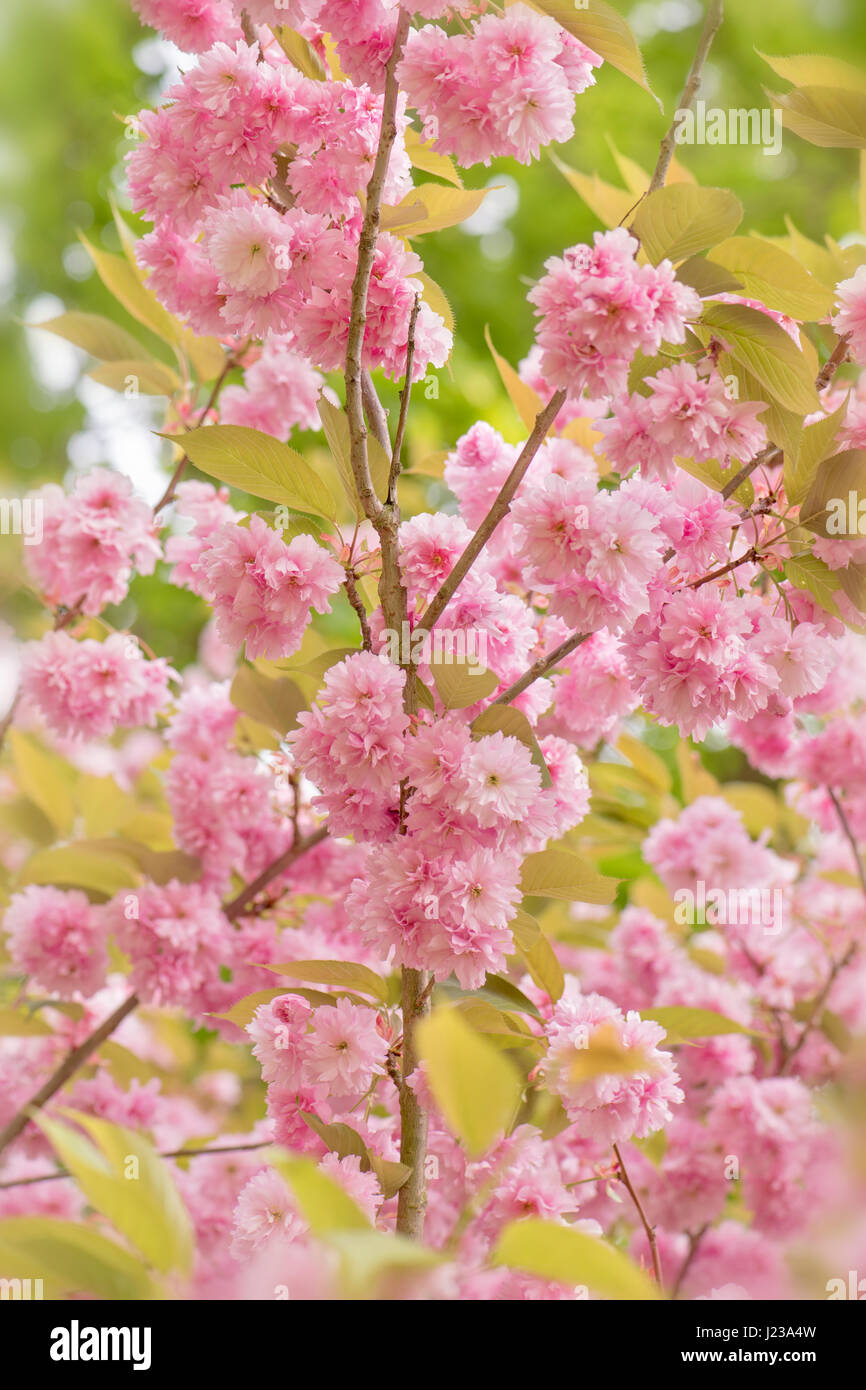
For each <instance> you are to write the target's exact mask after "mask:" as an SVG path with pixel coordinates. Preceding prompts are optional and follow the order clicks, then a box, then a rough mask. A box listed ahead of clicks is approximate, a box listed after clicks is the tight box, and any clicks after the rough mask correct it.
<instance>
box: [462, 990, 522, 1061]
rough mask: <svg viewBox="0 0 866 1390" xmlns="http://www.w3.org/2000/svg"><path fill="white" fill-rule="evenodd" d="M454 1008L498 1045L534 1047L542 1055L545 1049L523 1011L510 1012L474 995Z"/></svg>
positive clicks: (471, 1025) (472, 1026) (472, 1025)
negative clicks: (522, 1015)
mask: <svg viewBox="0 0 866 1390" xmlns="http://www.w3.org/2000/svg"><path fill="white" fill-rule="evenodd" d="M454 1007H455V1009H456V1010H457V1012H458V1013H459V1015H460V1017H461V1018H462V1019H463V1020H464V1021H465V1022H466V1023H468V1024H469V1026H470V1027H471V1028H474V1029H475V1031H476V1033H483V1034H484V1035H485V1036H486V1037H487V1038H488V1039H489V1040H490V1041H491V1042H494V1043H496V1045H497V1046H499V1047H532V1048H533V1049H535V1050H536V1051H538V1052H539V1055H540V1053H541V1050H543V1048H544V1043H543V1042H542V1040H541V1039H540V1038H538V1037H535V1036H534V1035H533V1033H532V1032H530V1029H529V1024H528V1023H527V1022H526V1020H525V1019H524V1018H522V1017H521V1016H520V1014H514V1013H507V1012H506V1011H505V1010H504V1009H498V1008H497V1007H496V1005H495V1004H491V1003H490V1002H489V1001H488V1000H486V999H475V998H473V997H472V995H468V996H467V997H466V998H463V999H458V1000H457V1001H456V1003H455V1005H454Z"/></svg>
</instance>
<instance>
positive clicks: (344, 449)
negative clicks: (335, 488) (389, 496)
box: [319, 396, 391, 520]
mask: <svg viewBox="0 0 866 1390" xmlns="http://www.w3.org/2000/svg"><path fill="white" fill-rule="evenodd" d="M319 419H320V420H321V422H322V429H323V430H324V433H325V438H326V439H327V441H328V448H329V449H330V450H331V454H332V457H333V459H334V462H335V464H336V465H337V472H338V473H339V475H340V481H341V483H342V484H343V491H344V492H345V494H346V497H347V498H348V500H349V505H350V506H351V507H352V509H353V511H354V513H355V515H356V517H357V518H358V520H363V518H364V508H363V505H362V503H361V500H360V498H359V497H358V489H357V488H356V487H355V477H354V474H353V473H352V463H351V445H350V441H349V421H348V419H347V417H346V412H345V411H344V410H342V409H341V408H340V407H339V406H336V405H334V404H333V403H332V402H331V401H329V400H328V398H327V396H320V397H319ZM367 463H368V464H369V468H370V477H371V479H372V482H373V490H374V492H375V493H376V496H377V497H378V498H379V499H380V501H381V499H382V498H384V497H385V495H386V493H387V491H388V477H389V474H390V471H391V468H390V461H389V458H388V456H387V454H386V453H385V450H384V449H383V448H382V445H381V444H380V443H379V441H378V439H376V437H375V435H373V434H369V433H368V435H367Z"/></svg>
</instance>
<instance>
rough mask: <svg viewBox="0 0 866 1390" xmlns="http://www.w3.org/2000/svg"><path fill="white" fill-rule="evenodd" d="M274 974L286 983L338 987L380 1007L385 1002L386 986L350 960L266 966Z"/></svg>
mask: <svg viewBox="0 0 866 1390" xmlns="http://www.w3.org/2000/svg"><path fill="white" fill-rule="evenodd" d="M267 969H268V970H273V971H274V972H275V973H276V974H278V975H285V976H286V977H287V978H288V979H290V980H309V981H310V982H311V983H312V984H316V985H340V986H341V987H342V988H343V989H351V990H357V991H358V992H359V993H360V994H368V995H370V997H371V998H372V999H376V1000H378V1001H379V1003H380V1004H387V1002H388V986H387V984H386V983H385V981H384V980H383V979H382V977H381V975H377V974H376V973H375V971H373V970H371V969H370V967H369V966H367V965H359V964H358V963H357V962H356V961H351V960H291V961H288V962H287V963H286V964H285V965H268V966H267Z"/></svg>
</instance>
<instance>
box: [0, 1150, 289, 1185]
mask: <svg viewBox="0 0 866 1390" xmlns="http://www.w3.org/2000/svg"><path fill="white" fill-rule="evenodd" d="M272 1146H273V1144H272V1140H270V1139H260V1140H258V1141H257V1142H256V1143H255V1144H224V1145H223V1146H222V1147H221V1148H219V1149H168V1150H165V1151H163V1152H162V1153H160V1154H158V1155H157V1157H158V1158H204V1157H205V1156H210V1155H211V1154H242V1153H251V1152H252V1151H253V1150H254V1149H270V1148H272ZM69 1177H72V1174H71V1173H70V1172H69V1169H68V1168H59V1169H58V1171H57V1172H56V1173H39V1174H37V1176H36V1177H35V1178H10V1180H9V1181H8V1182H0V1192H4V1191H6V1189H7V1188H10V1187H35V1186H36V1184H37V1183H42V1182H62V1181H63V1179H64V1178H69Z"/></svg>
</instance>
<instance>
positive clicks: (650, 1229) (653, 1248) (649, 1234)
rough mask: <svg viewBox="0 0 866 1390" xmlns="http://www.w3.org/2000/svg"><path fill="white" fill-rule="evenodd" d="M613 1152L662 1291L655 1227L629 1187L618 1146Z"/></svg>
mask: <svg viewBox="0 0 866 1390" xmlns="http://www.w3.org/2000/svg"><path fill="white" fill-rule="evenodd" d="M613 1151H614V1153H615V1155H616V1161H617V1163H618V1164H619V1176H620V1181H621V1182H622V1183H623V1184H624V1185H625V1188H626V1191H627V1192H628V1195H629V1196H630V1197H631V1199H632V1201H633V1202H634V1204H635V1208H636V1210H637V1214H638V1216H639V1217H640V1221H641V1225H642V1226H643V1228H644V1231H645V1232H646V1238H647V1240H648V1241H649V1248H650V1254H651V1255H652V1261H653V1271H654V1272H655V1277H656V1283H657V1284H658V1286H659V1289H664V1284H663V1282H662V1266H661V1260H660V1259H659V1251H658V1245H657V1244H656V1232H655V1226H651V1225H650V1223H649V1221H648V1220H647V1215H646V1212H645V1211H644V1209H643V1206H642V1205H641V1200H640V1197H639V1196H638V1195H637V1193H636V1192H635V1190H634V1188H633V1187H632V1185H631V1179H630V1178H629V1175H628V1172H627V1170H626V1166H625V1163H624V1162H623V1157H622V1154H621V1153H620V1151H619V1145H618V1144H614V1146H613Z"/></svg>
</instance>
